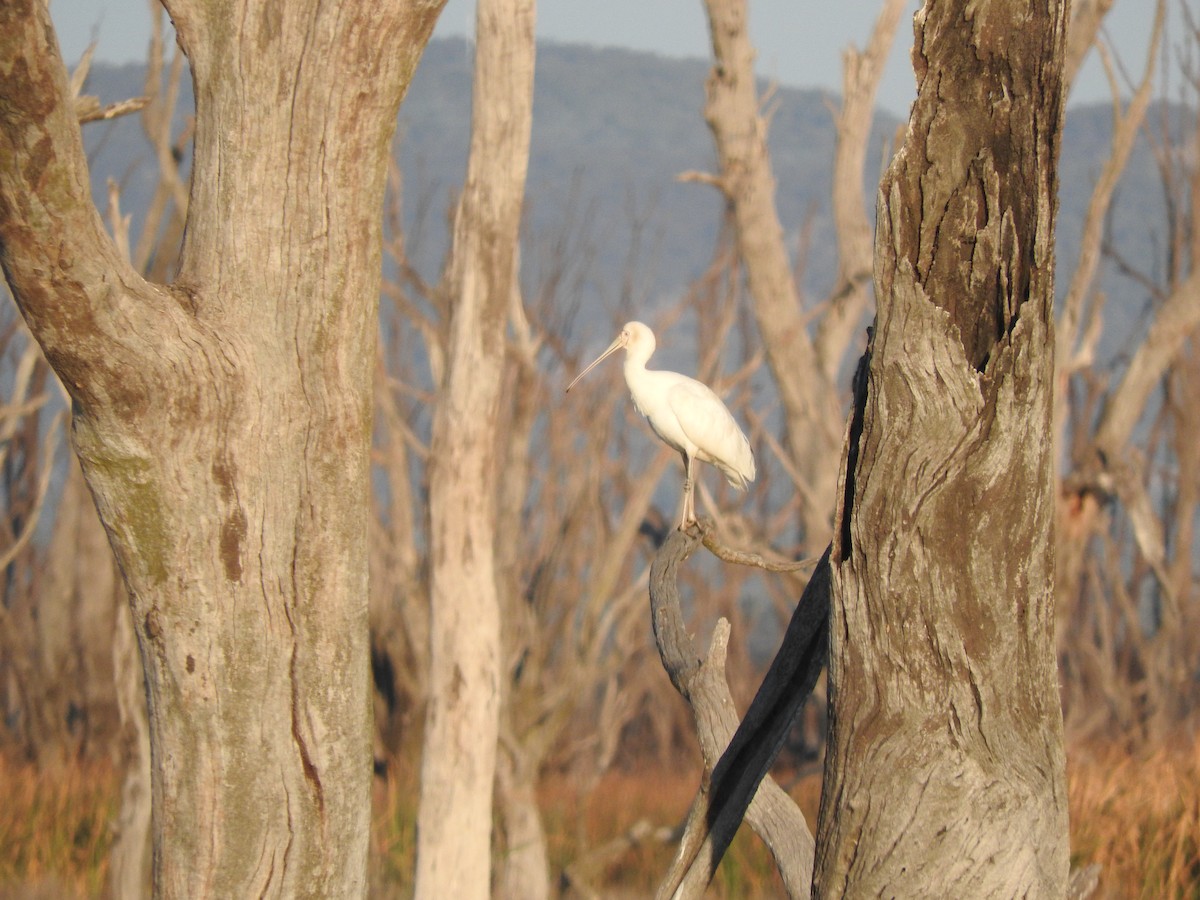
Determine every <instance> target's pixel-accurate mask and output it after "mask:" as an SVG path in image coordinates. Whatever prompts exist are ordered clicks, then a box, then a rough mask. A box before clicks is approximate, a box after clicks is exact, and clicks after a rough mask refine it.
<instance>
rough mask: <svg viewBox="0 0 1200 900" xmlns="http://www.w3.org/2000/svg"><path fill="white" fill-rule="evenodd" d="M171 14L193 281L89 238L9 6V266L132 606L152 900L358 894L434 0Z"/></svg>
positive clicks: (45, 47)
mask: <svg viewBox="0 0 1200 900" xmlns="http://www.w3.org/2000/svg"><path fill="white" fill-rule="evenodd" d="M167 6H168V10H169V12H170V14H171V18H172V20H173V22H174V24H175V27H176V32H177V35H178V39H179V42H180V45H181V46H182V47H183V48H184V50H185V52H186V53H187V55H188V59H189V61H190V64H191V69H192V77H193V83H194V86H195V95H196V105H197V108H196V132H195V152H194V162H193V170H192V178H191V196H190V202H189V208H188V220H187V222H188V224H187V236H186V240H185V242H184V246H183V248H182V255H181V261H180V271H179V276H178V279H177V281H176V282H175V283H174V284H173V285H171V286H161V285H155V284H151V283H148V282H146V281H144V280H143V279H141V278H140V277H139V276H138V275H137V274H136V273H135V272H134V271H133V270H132V268H131V267H130V266H129V264H128V263H127V262H126V261H125V260H124V259H123V258H122V256H121V255H120V253H119V252H118V251H117V249H116V247H115V246H114V244H113V242H112V241H110V240H109V239H108V237H107V236H106V235H105V233H104V231H103V229H102V227H101V224H100V220H99V217H98V215H97V213H96V210H95V208H94V207H93V206H92V203H91V200H90V192H89V188H88V179H87V170H86V165H85V162H84V155H83V150H82V146H81V141H80V135H79V127H78V124H77V123H76V121H75V111H74V108H73V105H72V104H70V103H69V101H68V89H67V84H66V75H65V72H64V70H63V66H62V62H61V60H60V58H59V53H58V49H57V47H56V45H55V43H54V36H53V29H52V27H51V24H50V22H49V19H48V17H47V15H46V11H45V5H44V4H43V3H42V2H40V0H18V2H13V3H7V4H4V5H3V7H0V95H2V96H3V102H4V105H3V108H4V113H3V116H0V261H2V262H3V266H4V272H5V275H6V276H7V278H8V280H9V284H10V285H11V287H12V291H13V295H14V297H15V298H16V300H17V302H18V304H19V305H20V307H21V310H22V312H23V313H24V315H25V317H26V319H27V321H28V322H29V325H30V328H31V330H32V331H33V333H34V335H35V336H36V338H37V339H38V341H39V342H40V343H41V345H42V347H43V348H44V350H45V352H46V355H47V358H48V359H49V361H50V363H51V365H53V366H54V368H55V370H56V372H57V373H58V375H59V377H60V378H61V379H62V381H63V384H64V385H65V386H66V388H67V390H68V391H69V392H70V394H71V397H72V401H73V411H74V423H73V426H74V427H73V437H74V443H75V448H76V452H77V453H78V455H79V457H80V461H81V463H82V465H83V470H84V474H85V477H86V478H87V481H88V485H89V487H90V489H91V492H92V495H93V497H94V499H95V501H96V505H97V508H98V510H99V512H100V516H101V520H102V521H103V523H104V525H105V528H106V530H107V532H108V536H109V540H110V543H111V544H112V547H113V549H114V551H115V552H116V556H117V560H118V562H119V564H120V566H121V571H122V573H123V575H124V577H125V580H126V583H127V586H128V588H129V591H130V598H131V599H130V602H131V607H132V611H133V620H134V624H135V628H136V632H137V637H138V643H139V647H140V652H141V657H142V661H143V663H144V665H145V668H146V680H147V690H148V698H149V723H150V740H151V754H152V761H153V765H152V789H153V797H154V814H153V834H154V880H155V893H156V894H157V895H158V896H162V897H248V896H263V897H285V896H286V897H300V896H322V897H355V896H363V895H365V893H366V856H367V841H368V833H369V830H370V802H369V786H370V777H371V760H370V740H371V730H370V701H371V698H370V676H369V667H368V662H369V660H368V641H367V610H366V602H367V599H366V598H367V589H366V588H367V585H366V580H367V574H366V573H367V566H366V562H367V560H366V522H367V515H366V509H367V506H366V504H367V499H368V488H369V484H368V457H367V451H368V442H369V439H370V433H371V384H372V378H371V369H372V359H373V355H374V351H375V331H376V327H377V326H376V316H377V298H378V296H379V288H380V209H381V204H382V198H383V188H384V176H385V167H386V161H387V156H388V153H389V144H390V139H391V135H392V132H393V130H394V127H395V121H396V111H397V108H398V105H399V103H400V100H401V97H402V96H403V92H404V90H405V88H406V86H407V84H408V81H409V78H410V77H411V75H412V72H413V70H414V69H415V67H416V63H417V60H418V59H419V57H420V53H421V50H422V48H423V47H424V44H425V42H426V40H427V39H428V35H429V33H430V31H431V30H432V27H433V23H434V21H435V19H436V16H437V13H438V11H439V10H440V7H441V3H440V2H427V3H422V2H416V0H412V2H404V3H392V4H386V5H382V6H381V5H380V4H377V3H365V2H349V3H342V4H339V5H336V6H328V5H325V4H320V3H316V2H299V3H289V4H283V5H280V4H269V5H266V6H263V5H261V4H256V3H249V2H247V3H241V2H232V0H230V2H217V0H213V2H198V0H197V2H192V0H175V2H168V3H167Z"/></svg>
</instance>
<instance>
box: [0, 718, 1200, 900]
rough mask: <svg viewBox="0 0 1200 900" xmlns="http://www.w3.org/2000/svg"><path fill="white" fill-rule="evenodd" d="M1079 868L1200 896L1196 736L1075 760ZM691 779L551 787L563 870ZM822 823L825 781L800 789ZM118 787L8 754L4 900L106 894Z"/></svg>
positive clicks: (744, 893)
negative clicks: (1095, 867) (1092, 866)
mask: <svg viewBox="0 0 1200 900" xmlns="http://www.w3.org/2000/svg"><path fill="white" fill-rule="evenodd" d="M1068 782H1069V794H1070V805H1071V844H1072V847H1073V854H1072V863H1073V864H1075V865H1087V864H1089V863H1099V864H1100V865H1101V866H1103V872H1102V875H1101V879H1100V889H1099V891H1098V893H1097V894H1096V895H1095V896H1096V897H1097V898H1098V900H1118V898H1120V900H1126V898H1145V900H1150V898H1153V900H1200V741H1195V740H1189V741H1187V742H1185V743H1184V742H1181V743H1176V744H1173V745H1171V746H1167V747H1162V748H1160V749H1158V750H1156V751H1154V752H1152V753H1148V754H1142V755H1136V756H1131V755H1129V754H1127V753H1125V752H1123V751H1122V750H1119V749H1116V748H1112V747H1079V748H1075V749H1073V750H1072V752H1071V753H1070V755H1069V763H1068ZM695 783H696V774H695V773H694V772H667V773H662V772H659V773H637V774H621V773H612V774H610V775H608V776H606V777H605V778H604V779H603V780H602V781H601V783H600V784H599V785H598V787H597V788H596V789H595V790H594V791H592V792H591V793H590V794H588V795H587V796H583V795H582V794H581V791H580V790H579V788H578V786H577V785H575V784H573V783H572V782H570V781H568V780H565V779H554V778H551V779H547V780H546V783H545V785H544V787H543V790H542V795H541V799H542V808H543V811H544V813H545V820H546V827H547V829H548V833H549V844H550V847H549V850H550V860H551V865H552V866H553V868H554V871H555V873H556V875H557V874H558V873H559V872H561V871H562V870H563V868H564V867H566V866H567V865H569V864H570V863H571V862H573V861H575V860H577V859H579V858H580V857H581V856H582V855H584V854H585V853H587V852H589V851H591V850H593V849H594V848H596V847H598V846H600V845H602V844H604V843H606V842H609V841H611V840H612V839H613V838H614V837H617V836H619V835H623V834H626V833H628V832H629V831H630V829H631V828H632V827H633V826H634V824H635V823H637V822H639V821H647V822H649V823H651V824H653V825H655V826H667V827H669V826H672V825H674V824H675V823H677V822H678V821H679V819H680V818H681V817H682V815H683V813H684V811H685V810H686V809H687V806H688V803H689V802H690V800H691V794H692V791H693V789H694V787H695ZM791 787H792V794H793V796H795V797H796V798H797V800H798V802H799V803H800V805H801V807H802V808H803V809H804V811H805V814H806V815H807V816H808V817H809V820H810V821H815V815H816V806H817V802H818V800H819V797H818V792H819V787H820V784H819V777H813V778H806V779H804V780H801V781H799V782H797V783H796V784H794V785H792V786H791ZM118 788H119V781H118V779H117V777H116V775H115V773H114V772H113V771H112V770H111V768H110V767H108V766H104V765H95V764H89V765H72V766H59V767H54V768H51V769H43V770H38V769H36V768H35V767H33V766H31V765H27V764H14V763H12V762H10V761H6V760H5V759H4V758H3V757H0V798H3V802H0V900H17V898H22V900H30V898H50V897H54V898H75V897H78V898H84V897H89V898H90V897H95V898H101V897H104V896H105V882H106V879H107V877H108V864H107V860H106V854H107V851H108V843H109V822H110V821H111V817H112V815H113V813H114V811H115V808H116V797H117V793H118ZM416 796H417V792H416V780H415V773H414V772H413V771H412V770H411V768H404V767H400V768H399V769H398V771H397V772H396V773H395V774H393V775H392V776H390V777H389V778H388V779H387V780H386V781H378V780H377V782H376V785H375V796H374V819H373V821H374V831H373V834H372V836H371V884H372V896H373V897H376V898H380V900H391V898H399V897H407V896H409V895H410V894H411V890H412V886H411V873H412V855H413V844H414V833H413V822H414V819H415V810H416ZM670 853H671V850H670V848H669V847H667V846H664V845H663V844H661V843H660V842H657V841H654V840H645V841H643V842H641V843H639V844H637V845H636V846H633V847H631V848H626V849H623V850H621V851H619V852H616V853H615V854H614V855H612V856H611V857H609V858H607V859H605V860H603V861H601V862H600V863H599V864H598V865H597V867H595V868H594V869H593V870H591V871H590V872H589V879H591V883H592V884H593V886H595V887H597V888H599V889H600V891H601V893H603V894H604V895H605V896H628V897H637V896H645V895H648V894H650V893H652V892H653V887H654V885H655V883H656V881H657V879H658V877H659V876H660V875H661V874H662V872H663V871H665V869H666V866H667V863H668V862H669V859H670ZM781 891H782V888H781V885H780V883H779V881H778V876H777V875H776V874H775V871H774V866H773V865H772V863H771V859H770V855H769V854H768V853H767V851H766V849H765V848H764V847H763V846H762V844H761V843H760V842H759V841H758V840H757V839H755V838H754V837H753V836H752V835H749V834H746V833H741V834H739V835H738V838H737V840H736V841H735V842H734V844H733V847H732V848H731V849H730V852H729V854H728V855H727V857H726V859H725V861H724V862H723V863H722V866H721V870H720V872H719V874H718V876H717V878H716V879H715V881H714V889H713V891H712V893H711V896H714V897H721V898H729V900H733V898H739V900H750V898H758V897H775V896H781Z"/></svg>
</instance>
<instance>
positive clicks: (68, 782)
mask: <svg viewBox="0 0 1200 900" xmlns="http://www.w3.org/2000/svg"><path fill="white" fill-rule="evenodd" d="M119 787H120V783H119V780H118V779H117V777H116V776H115V774H114V773H113V770H112V767H111V766H108V765H100V764H96V763H82V764H81V763H74V764H71V765H54V766H48V767H44V768H40V769H39V768H37V767H35V766H33V765H31V764H28V763H20V764H17V763H13V762H11V761H9V760H6V759H5V758H4V757H3V756H0V798H2V799H0V900H9V898H13V900H16V898H18V897H19V898H30V900H32V898H35V897H36V898H41V897H47V898H49V897H56V898H70V897H99V896H102V894H103V892H104V885H105V883H106V881H107V880H108V845H109V837H110V828H109V823H110V822H111V821H112V818H113V815H114V813H115V811H116V804H117V796H118V791H119Z"/></svg>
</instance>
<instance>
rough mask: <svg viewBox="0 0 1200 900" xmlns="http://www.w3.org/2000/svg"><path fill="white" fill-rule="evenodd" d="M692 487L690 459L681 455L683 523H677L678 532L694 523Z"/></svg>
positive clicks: (694, 501) (694, 506)
mask: <svg viewBox="0 0 1200 900" xmlns="http://www.w3.org/2000/svg"><path fill="white" fill-rule="evenodd" d="M693 487H694V485H693V482H692V457H691V455H690V454H688V453H685V454H683V521H682V522H680V523H679V530H680V531H687V527H688V525H689V524H691V523H692V522H694V521H696V500H695V496H694V492H693Z"/></svg>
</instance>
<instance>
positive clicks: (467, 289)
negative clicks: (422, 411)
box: [416, 0, 534, 900]
mask: <svg viewBox="0 0 1200 900" xmlns="http://www.w3.org/2000/svg"><path fill="white" fill-rule="evenodd" d="M533 24H534V3H533V0H480V2H479V3H478V5H477V7H476V54H475V82H474V108H473V111H472V117H471V150H470V156H469V159H468V162H467V179H466V185H465V186H464V189H463V195H462V199H461V200H460V202H459V206H458V210H457V214H456V216H455V220H454V244H453V247H452V249H451V259H450V268H449V273H448V277H447V280H446V284H445V285H444V289H445V291H446V299H447V301H448V303H449V306H450V317H449V326H450V327H449V339H448V347H447V351H448V352H447V370H446V374H445V378H444V380H443V383H442V385H441V389H440V392H439V395H438V405H437V410H436V412H435V414H434V422H433V442H432V446H431V448H430V459H431V463H430V475H429V494H430V496H429V503H430V549H431V567H432V568H431V591H430V594H431V610H432V613H431V619H430V632H431V634H430V638H431V643H430V665H431V669H430V676H429V698H428V705H427V710H428V711H427V718H426V725H425V749H424V757H423V760H422V765H421V805H420V811H419V814H418V821H417V872H416V896H417V897H418V898H430V900H433V898H443V897H455V898H461V900H470V898H485V897H487V896H488V895H489V890H490V883H491V882H490V879H491V853H490V845H491V837H492V795H493V790H494V780H495V776H496V746H497V740H498V736H499V711H500V699H501V683H500V682H501V669H502V652H501V651H502V648H501V634H500V599H499V592H498V586H497V566H496V559H495V550H494V545H495V541H496V540H497V535H496V533H495V524H496V491H497V487H496V472H495V471H494V468H495V466H494V461H495V458H496V456H497V419H498V411H499V404H500V390H501V385H502V383H503V369H504V362H505V324H506V322H507V319H508V315H509V311H510V309H511V308H512V304H513V300H514V295H513V292H514V290H515V284H516V272H515V267H516V260H517V238H518V233H519V230H520V223H521V207H522V201H523V198H524V193H525V172H526V169H527V166H528V160H529V139H530V126H531V123H532V100H533V59H534V43H533ZM510 537H511V536H510Z"/></svg>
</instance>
